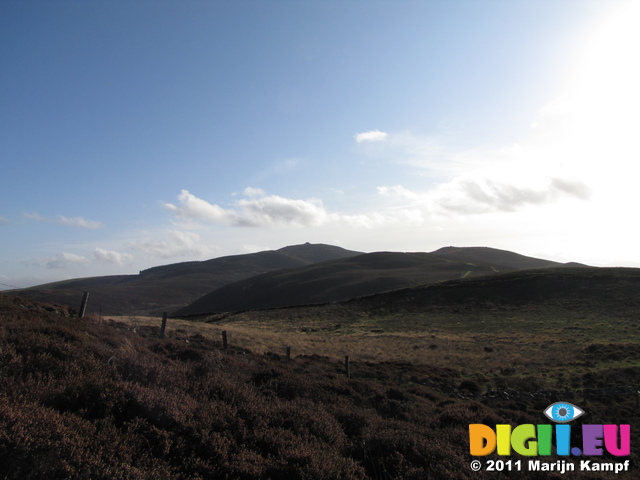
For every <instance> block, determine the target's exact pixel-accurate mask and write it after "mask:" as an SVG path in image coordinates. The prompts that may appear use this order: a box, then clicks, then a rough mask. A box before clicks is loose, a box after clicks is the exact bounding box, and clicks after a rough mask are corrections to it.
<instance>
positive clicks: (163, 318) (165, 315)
mask: <svg viewBox="0 0 640 480" xmlns="http://www.w3.org/2000/svg"><path fill="white" fill-rule="evenodd" d="M166 328H167V312H162V325H161V326H160V338H164V331H165V329H166Z"/></svg>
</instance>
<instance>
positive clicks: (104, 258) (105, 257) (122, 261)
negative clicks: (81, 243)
mask: <svg viewBox="0 0 640 480" xmlns="http://www.w3.org/2000/svg"><path fill="white" fill-rule="evenodd" d="M93 256H94V258H95V259H96V260H97V261H98V262H101V263H111V264H115V265H128V264H130V263H132V262H133V255H131V254H130V253H122V252H116V251H114V250H105V249H103V248H99V247H98V248H96V249H95V250H94V251H93Z"/></svg>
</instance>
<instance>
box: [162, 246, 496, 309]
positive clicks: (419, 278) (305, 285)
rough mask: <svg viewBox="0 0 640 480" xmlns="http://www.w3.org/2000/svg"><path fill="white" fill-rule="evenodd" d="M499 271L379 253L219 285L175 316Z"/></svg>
mask: <svg viewBox="0 0 640 480" xmlns="http://www.w3.org/2000/svg"><path fill="white" fill-rule="evenodd" d="M494 272H495V271H494V269H493V268H491V267H490V266H487V265H480V264H479V265H471V264H468V263H466V262H458V261H453V260H449V259H446V258H443V257H440V256H436V255H432V254H429V253H397V252H377V253H368V254H363V255H359V256H356V257H351V258H347V259H342V260H334V261H331V262H322V263H318V264H314V265H309V266H306V267H298V268H295V269H286V270H279V271H277V272H270V273H266V274H263V275H260V276H256V277H252V278H248V279H246V280H242V281H239V282H235V283H232V284H229V285H225V286H224V287H221V288H218V289H216V290H214V291H212V292H211V293H209V294H208V295H205V296H204V297H202V298H201V299H199V300H197V301H196V302H194V303H192V304H191V305H189V306H188V307H186V308H183V309H180V310H178V311H177V312H175V313H174V315H177V316H182V315H194V314H203V313H216V312H233V311H240V310H254V309H261V308H273V307H285V306H291V305H308V304H314V303H326V302H336V301H342V300H347V299H350V298H354V297H359V296H363V295H370V294H373V293H379V292H384V291H388V290H394V289H398V288H402V287H407V286H415V285H421V284H427V283H433V282H437V281H441V280H447V279H453V278H460V277H463V276H476V275H488V274H492V273H494Z"/></svg>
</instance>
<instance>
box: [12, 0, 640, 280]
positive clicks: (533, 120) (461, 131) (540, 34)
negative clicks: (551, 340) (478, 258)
mask: <svg viewBox="0 0 640 480" xmlns="http://www.w3.org/2000/svg"><path fill="white" fill-rule="evenodd" d="M639 23H640V2H639V1H630V0H446V1H445V0H419V1H418V0H415V1H411V0H397V1H391V0H366V1H364V0H349V1H344V0H340V1H338V0H314V1H307V2H299V1H294V0H271V1H268V2H265V1H258V0H238V1H219V0H209V1H205V0H184V1H177V0H175V1H167V0H153V1H151V0H146V1H145V0H127V1H124V0H111V1H108V2H101V1H97V0H95V1H93V0H90V1H85V0H82V1H70V0H57V1H56V2H51V1H34V0H20V1H18V0H4V1H3V2H1V3H0V167H1V170H0V172H1V174H0V284H1V285H0V288H3V289H8V288H12V287H26V286H31V285H36V284H42V283H46V282H51V281H57V280H63V279H68V278H77V277H88V276H95V275H114V274H130V273H133V274H135V273H138V272H139V271H140V270H143V269H145V268H149V267H152V266H157V265H165V264H170V263H177V262H183V261H191V260H205V259H209V258H215V257H221V256H225V255H235V254H243V253H251V252H256V251H260V250H269V249H278V248H282V247H284V246H287V245H294V244H299V243H305V242H311V243H326V244H332V245H338V246H341V247H344V248H347V249H351V250H358V251H363V252H373V251H383V250H386V251H422V252H429V251H434V250H436V249H438V248H440V247H444V246H449V245H453V246H459V247H465V246H489V247H494V248H501V249H505V250H511V251H514V252H518V253H521V254H524V255H531V256H536V257H540V258H546V259H550V260H556V261H561V262H568V261H576V262H582V263H586V264H590V265H595V266H640V249H639V248H638V245H639V244H640V242H639V240H640V235H639V234H640V227H638V220H637V213H636V209H637V206H638V205H640V189H638V188H637V187H638V185H637V184H638V178H640V175H638V174H639V173H640V167H639V160H640V146H639V143H638V139H639V138H640V137H639V136H638V132H639V131H640V128H639V127H640V116H639V115H638V112H639V111H640V94H639V92H638V85H640V64H638V61H637V59H638V53H639V50H640V31H639V30H638V29H637V27H636V26H637V25H638V24H639Z"/></svg>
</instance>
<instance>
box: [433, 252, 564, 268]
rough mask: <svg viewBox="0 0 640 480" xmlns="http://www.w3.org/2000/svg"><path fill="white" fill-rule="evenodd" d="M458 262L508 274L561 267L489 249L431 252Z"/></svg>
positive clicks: (546, 261)
mask: <svg viewBox="0 0 640 480" xmlns="http://www.w3.org/2000/svg"><path fill="white" fill-rule="evenodd" d="M431 253H433V254H434V255H438V256H441V257H444V258H449V259H451V260H455V261H458V262H473V263H480V264H484V265H491V266H492V267H494V268H495V269H496V270H497V271H500V272H508V271H511V270H523V269H529V268H546V267H557V266H560V265H562V264H561V263H558V262H552V261H551V260H543V259H540V258H534V257H527V256H525V255H520V254H519V253H514V252H509V251H507V250H499V249H496V248H489V247H443V248H440V249H438V250H436V251H435V252H431Z"/></svg>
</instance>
